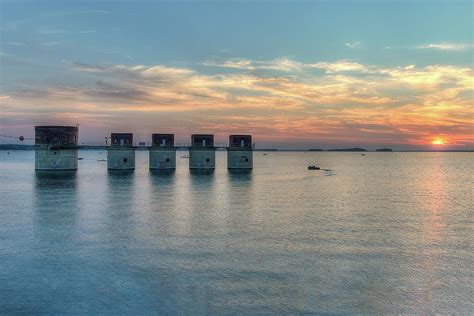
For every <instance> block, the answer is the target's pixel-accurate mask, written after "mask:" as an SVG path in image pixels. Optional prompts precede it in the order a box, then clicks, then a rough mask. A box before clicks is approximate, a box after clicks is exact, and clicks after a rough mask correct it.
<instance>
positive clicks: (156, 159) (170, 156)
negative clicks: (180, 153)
mask: <svg viewBox="0 0 474 316" xmlns="http://www.w3.org/2000/svg"><path fill="white" fill-rule="evenodd" d="M151 138H152V143H151V147H150V169H152V170H174V169H176V148H175V147H174V134H153V135H152V136H151Z"/></svg>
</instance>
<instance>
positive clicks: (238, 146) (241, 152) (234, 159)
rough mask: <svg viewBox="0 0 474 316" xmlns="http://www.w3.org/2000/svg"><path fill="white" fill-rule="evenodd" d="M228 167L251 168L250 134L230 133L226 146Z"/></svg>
mask: <svg viewBox="0 0 474 316" xmlns="http://www.w3.org/2000/svg"><path fill="white" fill-rule="evenodd" d="M227 168H228V169H252V168H253V146H252V135H230V136H229V146H228V147H227Z"/></svg>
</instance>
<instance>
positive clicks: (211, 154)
mask: <svg viewBox="0 0 474 316" xmlns="http://www.w3.org/2000/svg"><path fill="white" fill-rule="evenodd" d="M215 167H216V148H215V147H214V135H209V134H194V135H191V147H189V169H201V170H209V169H211V170H212V169H215Z"/></svg>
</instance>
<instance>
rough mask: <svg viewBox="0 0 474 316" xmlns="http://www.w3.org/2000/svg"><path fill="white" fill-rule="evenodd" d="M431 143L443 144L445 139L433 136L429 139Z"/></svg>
mask: <svg viewBox="0 0 474 316" xmlns="http://www.w3.org/2000/svg"><path fill="white" fill-rule="evenodd" d="M431 144H433V145H445V144H446V141H445V140H444V139H442V138H435V139H433V140H432V141H431Z"/></svg>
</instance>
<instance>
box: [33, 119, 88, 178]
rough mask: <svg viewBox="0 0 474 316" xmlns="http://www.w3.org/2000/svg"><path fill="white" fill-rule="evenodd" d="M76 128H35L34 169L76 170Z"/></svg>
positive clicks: (77, 130) (77, 132) (77, 131)
mask: <svg viewBox="0 0 474 316" xmlns="http://www.w3.org/2000/svg"><path fill="white" fill-rule="evenodd" d="M78 134H79V128H78V127H77V126H35V169H36V170H48V171H61V170H77V158H78V157H77V150H78V147H77V143H78Z"/></svg>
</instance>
